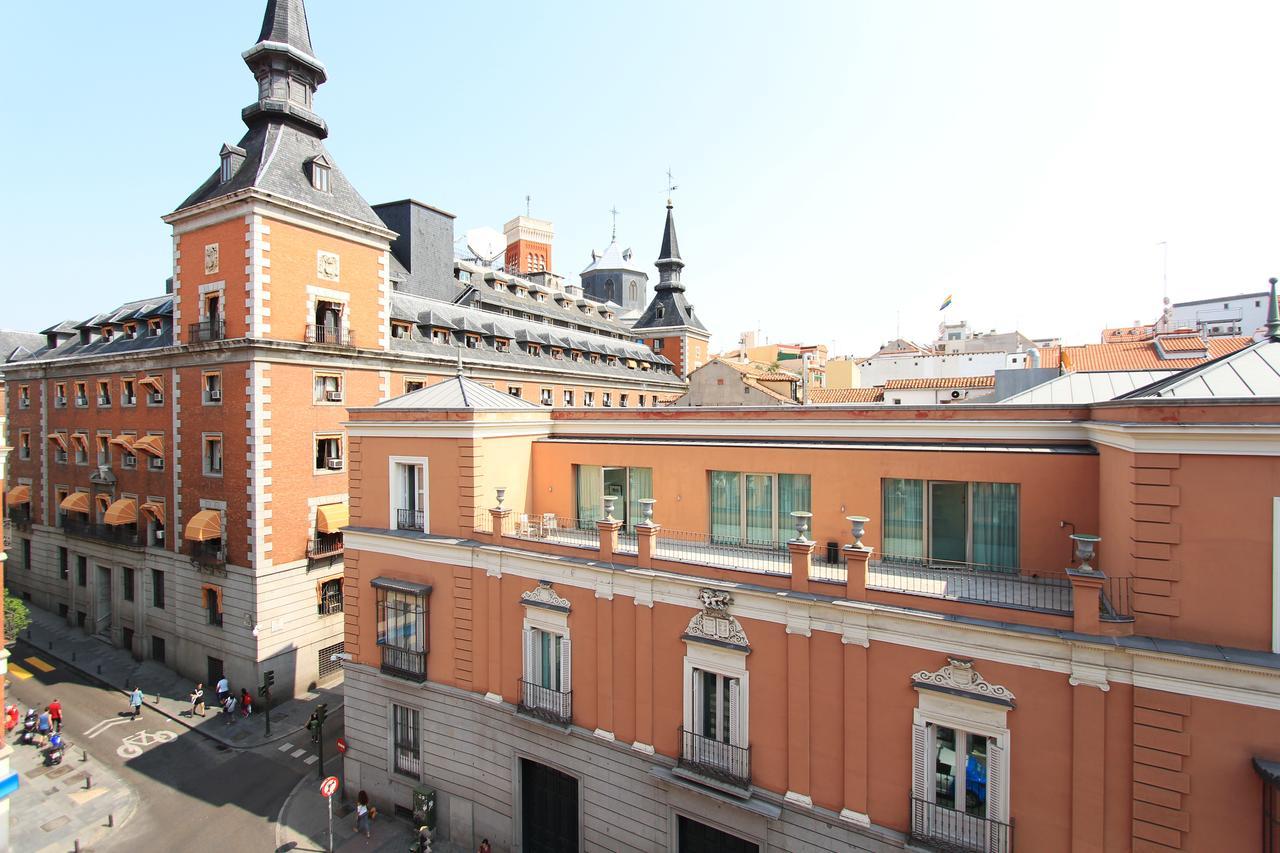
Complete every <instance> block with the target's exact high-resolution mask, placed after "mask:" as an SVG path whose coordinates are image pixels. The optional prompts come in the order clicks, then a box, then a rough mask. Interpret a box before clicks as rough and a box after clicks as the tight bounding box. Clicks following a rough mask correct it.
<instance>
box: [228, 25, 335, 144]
mask: <svg viewBox="0 0 1280 853" xmlns="http://www.w3.org/2000/svg"><path fill="white" fill-rule="evenodd" d="M242 57H243V58H244V61H245V64H246V65H248V66H249V69H250V70H251V71H253V76H254V77H255V78H256V79H257V81H258V101H257V103H254V104H251V105H250V106H248V107H246V108H245V109H244V110H243V111H242V112H241V116H242V118H243V119H244V121H245V124H247V125H249V126H250V127H253V126H254V124H255V123H257V122H259V121H278V120H281V119H284V120H287V121H291V122H293V123H294V124H297V125H299V126H301V127H303V128H305V129H307V130H309V131H310V132H312V133H316V134H318V135H319V136H320V138H322V139H323V138H324V137H325V136H327V135H328V133H329V130H328V128H327V127H326V125H325V123H324V120H323V119H322V118H320V116H318V115H316V113H315V107H314V106H313V103H312V102H313V101H314V99H315V93H316V88H317V87H318V86H319V85H320V84H321V83H323V82H324V81H325V79H326V75H325V70H324V65H323V64H322V63H321V62H320V60H318V59H316V57H315V52H314V50H313V48H312V47H311V29H310V27H309V26H308V24H307V8H306V4H305V3H304V2H303V0H267V7H266V13H265V14H264V15H263V16H262V30H261V32H259V33H258V41H257V43H255V44H254V45H253V47H251V48H249V49H248V50H246V51H245V52H244V53H243V54H242Z"/></svg>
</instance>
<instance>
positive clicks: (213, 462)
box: [203, 434, 222, 477]
mask: <svg viewBox="0 0 1280 853" xmlns="http://www.w3.org/2000/svg"><path fill="white" fill-rule="evenodd" d="M203 458H204V473H205V476H208V477H221V476H222V436H221V435H208V434H206V435H205V436H204V453H203Z"/></svg>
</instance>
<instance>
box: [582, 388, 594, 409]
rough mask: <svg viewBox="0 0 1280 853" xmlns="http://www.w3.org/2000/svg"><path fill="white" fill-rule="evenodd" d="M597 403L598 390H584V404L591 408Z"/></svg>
mask: <svg viewBox="0 0 1280 853" xmlns="http://www.w3.org/2000/svg"><path fill="white" fill-rule="evenodd" d="M595 404H596V392H595V391H583V392H582V405H584V406H586V407H587V408H591V407H592V406H594V405H595Z"/></svg>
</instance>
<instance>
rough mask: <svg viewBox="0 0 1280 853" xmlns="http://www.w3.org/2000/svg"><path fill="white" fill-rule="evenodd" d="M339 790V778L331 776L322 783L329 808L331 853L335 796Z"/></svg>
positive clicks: (331, 848) (330, 852) (331, 847)
mask: <svg viewBox="0 0 1280 853" xmlns="http://www.w3.org/2000/svg"><path fill="white" fill-rule="evenodd" d="M337 790H338V777H337V776H330V777H329V778H328V779H325V780H324V781H323V782H321V783H320V793H321V794H322V795H323V796H324V800H325V803H326V804H327V805H328V806H329V853H333V794H334V792H335V791H337Z"/></svg>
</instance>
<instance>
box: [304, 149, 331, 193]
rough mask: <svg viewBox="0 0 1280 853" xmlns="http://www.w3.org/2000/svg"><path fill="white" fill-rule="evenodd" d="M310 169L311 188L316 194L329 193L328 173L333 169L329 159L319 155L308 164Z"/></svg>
mask: <svg viewBox="0 0 1280 853" xmlns="http://www.w3.org/2000/svg"><path fill="white" fill-rule="evenodd" d="M309 165H310V167H311V186H312V187H314V188H315V189H316V191H317V192H322V193H327V192H328V191H329V172H330V170H332V169H333V164H332V163H330V162H329V158H328V157H326V156H324V155H323V154H321V155H320V156H318V157H313V158H311V160H310V163H309Z"/></svg>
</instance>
